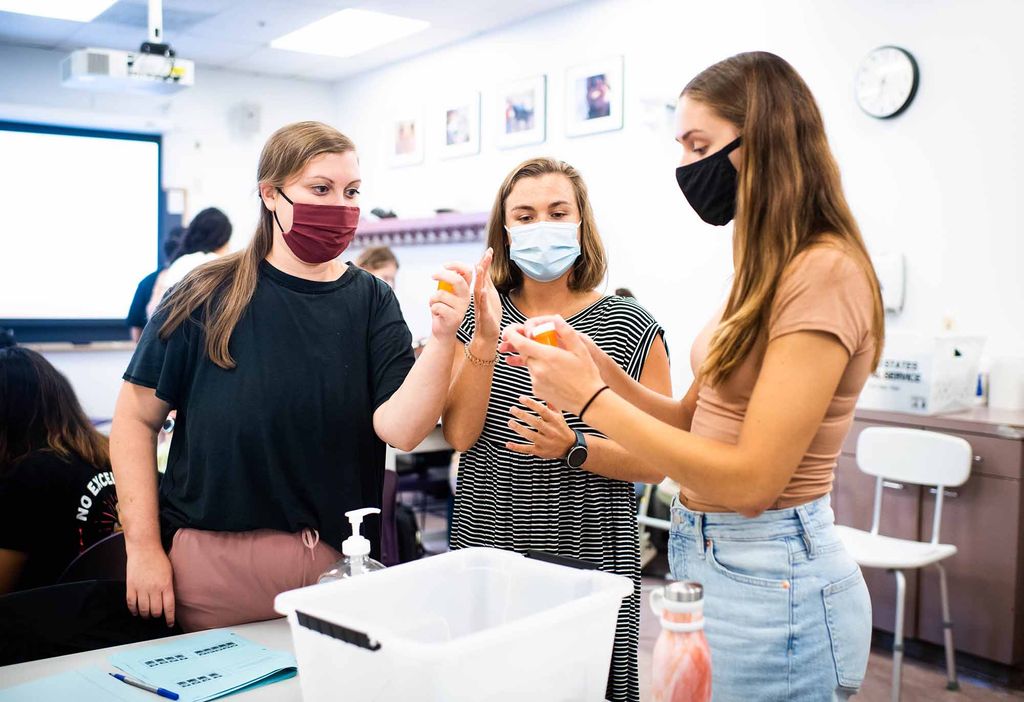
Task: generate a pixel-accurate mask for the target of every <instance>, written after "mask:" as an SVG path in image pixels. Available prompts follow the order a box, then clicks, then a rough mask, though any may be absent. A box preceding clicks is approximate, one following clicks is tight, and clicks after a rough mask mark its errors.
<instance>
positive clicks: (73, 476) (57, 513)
mask: <svg viewBox="0 0 1024 702" xmlns="http://www.w3.org/2000/svg"><path fill="white" fill-rule="evenodd" d="M119 526H120V525H119V523H118V517H117V493H116V492H115V491H114V474H113V473H111V472H110V469H109V468H96V467H95V466H92V465H90V464H88V463H86V462H85V461H83V460H82V459H80V458H78V457H77V456H75V457H72V458H71V459H69V460H65V459H63V458H61V457H60V456H58V455H57V454H55V453H53V452H52V451H36V452H34V453H31V454H29V455H28V456H26V457H25V458H23V459H21V460H20V461H18V462H17V463H15V464H14V465H13V466H11V467H8V468H4V469H2V470H0V548H6V549H11V550H14V551H21V552H22V553H26V554H28V560H27V561H26V563H25V569H24V570H23V571H22V574H21V578H20V579H19V581H18V583H17V584H16V585H15V589H17V590H24V589H28V588H32V587H40V586H43V585H52V584H54V583H55V582H56V581H57V578H58V577H59V576H60V574H61V573H63V572H64V569H65V568H67V566H68V564H69V563H71V561H73V560H74V559H75V556H77V555H78V554H79V553H81V552H82V551H84V550H85V549H87V548H88V547H89V546H92V545H93V544H94V543H96V542H97V541H99V540H100V539H102V538H104V537H106V536H109V535H110V534H112V533H114V531H115V530H116V529H118V528H119Z"/></svg>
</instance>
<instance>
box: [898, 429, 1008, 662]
mask: <svg viewBox="0 0 1024 702" xmlns="http://www.w3.org/2000/svg"><path fill="white" fill-rule="evenodd" d="M965 438H967V437H965ZM1020 485H1021V483H1020V481H1018V480H1009V479H1007V478H996V477H989V476H987V475H972V476H971V477H970V478H969V479H968V480H967V482H966V483H964V484H963V485H961V486H960V487H958V488H947V490H946V498H945V500H944V502H943V506H942V531H941V532H940V536H941V539H940V540H941V541H942V542H943V543H947V544H955V545H956V547H957V549H958V551H957V554H956V555H955V556H952V557H951V558H948V559H946V560H945V561H943V566H944V567H945V568H946V577H947V578H948V583H949V592H950V600H949V604H950V614H951V615H952V618H953V636H954V640H955V642H956V647H957V649H959V650H961V651H967V652H968V653H972V654H974V655H976V656H981V657H982V658H988V659H991V660H995V661H1000V662H1002V663H1011V662H1013V660H1014V629H1015V627H1014V626H1013V616H1014V611H1015V609H1016V607H1015V599H1016V595H1017V593H1016V589H1017V583H1016V572H1015V571H1016V569H1015V568H1014V563H1015V561H1016V560H1017V559H1016V558H1015V555H1014V553H1013V552H1014V551H1015V550H1016V549H1017V547H1018V540H1019V535H1020V507H1021V504H1020ZM934 509H935V502H934V495H931V494H929V495H928V499H927V500H925V502H924V504H923V505H922V510H921V516H922V522H923V523H925V524H926V525H927V529H926V531H927V534H926V536H930V533H931V523H932V517H933V514H934ZM918 617H919V621H918V629H917V631H918V634H917V635H918V638H921V639H923V640H925V641H929V642H931V643H935V644H941V643H942V605H941V600H940V599H939V572H938V570H937V569H936V568H925V569H924V570H922V571H921V577H920V589H919V599H918Z"/></svg>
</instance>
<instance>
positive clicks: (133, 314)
mask: <svg viewBox="0 0 1024 702" xmlns="http://www.w3.org/2000/svg"><path fill="white" fill-rule="evenodd" d="M158 275H160V271H153V272H152V273H150V274H149V275H147V276H146V277H145V278H143V279H142V280H140V281H139V286H138V287H137V288H135V297H133V298H132V306H131V307H130V308H129V309H128V318H127V319H126V320H125V322H126V323H127V324H128V326H129V327H139V328H140V329H141V328H142V327H144V326H146V321H147V319H148V316H147V315H146V305H148V304H149V299H150V298H151V297H153V288H154V287H155V286H156V277H157V276H158Z"/></svg>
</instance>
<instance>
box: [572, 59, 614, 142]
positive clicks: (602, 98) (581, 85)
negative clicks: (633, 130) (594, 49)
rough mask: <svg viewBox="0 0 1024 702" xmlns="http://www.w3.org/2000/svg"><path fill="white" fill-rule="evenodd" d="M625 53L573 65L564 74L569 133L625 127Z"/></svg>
mask: <svg viewBox="0 0 1024 702" xmlns="http://www.w3.org/2000/svg"><path fill="white" fill-rule="evenodd" d="M623 77H624V71H623V62H622V56H612V57H609V58H606V59H602V60H599V61H591V62H589V63H585V64H581V65H578V66H573V67H571V68H569V69H568V70H567V71H566V73H565V116H566V128H565V132H566V135H567V136H570V137H575V136H585V135H588V134H598V133H600V132H610V131H614V130H616V129H622V124H623V120H622V112H623V104H624V102H623V96H624V91H623Z"/></svg>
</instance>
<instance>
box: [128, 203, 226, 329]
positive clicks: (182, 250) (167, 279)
mask: <svg viewBox="0 0 1024 702" xmlns="http://www.w3.org/2000/svg"><path fill="white" fill-rule="evenodd" d="M230 241H231V221H230V220H229V219H228V217H227V215H226V214H224V213H223V212H221V211H220V210H218V209H217V208H216V207H207V208H206V209H205V210H203V211H202V212H200V213H199V214H197V215H196V216H195V217H193V218H192V221H191V222H190V223H189V225H188V228H187V229H186V230H185V234H184V235H183V236H182V238H181V246H180V247H179V248H178V251H177V253H176V254H175V260H174V262H173V263H171V264H170V265H169V266H168V267H167V268H166V269H165V270H164V271H162V272H161V273H160V275H158V276H157V278H156V284H155V285H154V286H153V294H152V296H151V297H150V298H149V304H148V305H147V306H146V311H147V312H148V314H149V316H150V317H152V316H153V312H154V311H155V310H156V307H157V305H159V304H160V301H161V300H162V299H163V298H164V294H165V293H166V292H167V291H168V290H170V289H171V288H173V287H174V286H175V285H177V284H178V283H179V282H181V280H182V279H183V278H184V277H185V276H186V275H188V274H189V273H191V272H192V271H193V269H195V268H197V267H199V266H201V265H203V264H204V263H209V262H210V261H213V260H214V259H216V258H219V257H220V256H223V255H224V254H226V253H227V252H228V242H230Z"/></svg>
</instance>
